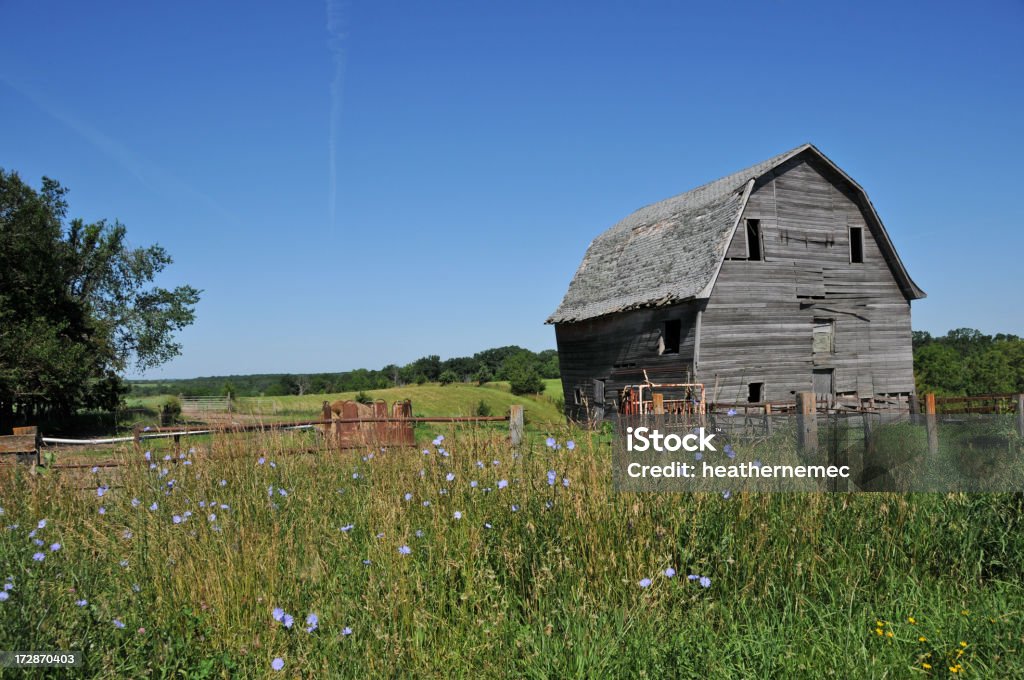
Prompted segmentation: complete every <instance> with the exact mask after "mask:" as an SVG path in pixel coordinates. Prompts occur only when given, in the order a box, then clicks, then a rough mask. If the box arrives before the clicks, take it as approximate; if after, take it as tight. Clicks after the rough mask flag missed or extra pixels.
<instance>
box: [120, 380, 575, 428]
mask: <svg viewBox="0 0 1024 680" xmlns="http://www.w3.org/2000/svg"><path fill="white" fill-rule="evenodd" d="M544 383H545V389H544V392H543V393H542V394H539V395H532V394H527V395H519V396H517V395H514V394H512V392H511V391H510V390H509V386H508V383H507V382H492V383H487V384H485V385H482V386H477V385H476V384H475V383H474V384H467V383H457V384H452V385H443V386H442V385H438V384H436V383H428V384H425V385H407V386H404V387H393V388H389V389H384V390H367V391H366V392H365V394H366V395H367V396H368V397H370V398H371V399H373V400H377V399H383V400H384V401H386V402H387V403H388V406H389V408H390V405H391V404H392V403H394V402H395V401H400V400H403V399H410V400H411V401H412V407H413V412H414V414H415V415H418V416H471V415H475V414H476V408H477V404H479V403H480V401H483V402H484V403H486V404H487V405H488V406H490V408H491V411H492V413H493V414H494V415H498V416H500V415H504V414H505V413H506V412H507V411H508V409H509V407H510V406H511V405H512V404H522V405H523V407H524V412H525V417H526V421H527V423H532V424H534V425H536V426H538V427H541V426H547V425H557V424H561V423H562V422H563V421H564V420H565V417H564V415H563V413H562V411H561V408H560V407H559V406H558V404H557V400H558V399H560V398H561V396H562V383H561V381H560V380H545V381H544ZM357 394H358V393H357V392H340V393H335V394H308V395H303V396H284V397H260V398H249V397H241V398H239V399H238V400H237V407H236V408H237V411H238V412H239V413H242V414H245V413H250V412H258V413H259V415H261V416H262V417H264V418H265V419H266V420H267V421H282V420H295V419H304V418H315V417H317V416H318V415H319V414H320V407H321V404H322V403H323V402H324V401H328V402H334V401H337V400H339V399H341V400H344V399H355V397H356V395H357ZM166 398H167V397H166V396H157V397H143V398H134V399H129V400H128V406H145V407H147V408H152V409H156V408H157V407H158V406H159V404H160V403H162V402H163V400H164V399H166ZM271 404H273V406H271V407H269V408H268V405H271Z"/></svg>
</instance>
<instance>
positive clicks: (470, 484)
mask: <svg viewBox="0 0 1024 680" xmlns="http://www.w3.org/2000/svg"><path fill="white" fill-rule="evenodd" d="M469 486H470V488H472V489H475V488H476V487H477V486H479V484H478V482H477V481H476V480H475V479H474V480H473V481H472V482H470V483H469Z"/></svg>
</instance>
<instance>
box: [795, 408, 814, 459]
mask: <svg viewBox="0 0 1024 680" xmlns="http://www.w3.org/2000/svg"><path fill="white" fill-rule="evenodd" d="M816 405H817V398H816V395H815V394H814V392H797V395H796V412H797V417H796V422H797V450H798V451H799V452H800V453H802V454H804V455H808V456H813V455H814V454H816V453H817V452H818V414H817V411H816V408H815V407H816Z"/></svg>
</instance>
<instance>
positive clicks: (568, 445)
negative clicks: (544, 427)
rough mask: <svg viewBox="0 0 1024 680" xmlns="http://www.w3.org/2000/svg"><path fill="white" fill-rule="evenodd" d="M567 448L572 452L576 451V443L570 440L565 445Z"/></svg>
mask: <svg viewBox="0 0 1024 680" xmlns="http://www.w3.org/2000/svg"><path fill="white" fill-rule="evenodd" d="M565 448H567V449H569V450H570V451H572V450H573V449H575V448H576V442H574V441H573V440H571V439H570V440H569V441H567V442H566V443H565Z"/></svg>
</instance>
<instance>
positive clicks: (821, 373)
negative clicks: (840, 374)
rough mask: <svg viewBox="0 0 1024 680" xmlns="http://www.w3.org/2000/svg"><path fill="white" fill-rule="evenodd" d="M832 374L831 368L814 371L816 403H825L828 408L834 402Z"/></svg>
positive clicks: (833, 370) (833, 371)
mask: <svg viewBox="0 0 1024 680" xmlns="http://www.w3.org/2000/svg"><path fill="white" fill-rule="evenodd" d="M834 373H835V369H832V368H816V369H814V394H815V396H816V397H817V400H818V401H824V402H827V403H828V405H829V406H831V405H832V403H833V402H834V401H835V394H836V393H835V382H834V381H833V379H832V378H833V374H834Z"/></svg>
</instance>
